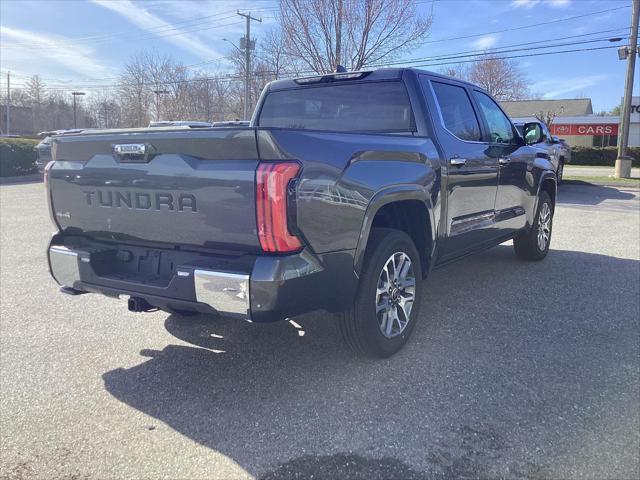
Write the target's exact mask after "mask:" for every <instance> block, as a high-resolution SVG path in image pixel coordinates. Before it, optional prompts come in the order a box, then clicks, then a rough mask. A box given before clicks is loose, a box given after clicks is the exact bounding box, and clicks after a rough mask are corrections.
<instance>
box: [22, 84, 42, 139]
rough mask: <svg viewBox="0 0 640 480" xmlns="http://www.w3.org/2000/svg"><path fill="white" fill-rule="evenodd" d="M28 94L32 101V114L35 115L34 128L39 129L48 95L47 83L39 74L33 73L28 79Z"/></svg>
mask: <svg viewBox="0 0 640 480" xmlns="http://www.w3.org/2000/svg"><path fill="white" fill-rule="evenodd" d="M25 86H26V94H27V96H28V97H29V100H30V101H31V114H32V116H33V129H34V130H36V131H37V130H39V129H40V128H41V127H42V122H41V116H42V102H43V101H44V99H45V98H46V96H47V92H46V90H45V84H44V82H43V81H42V79H41V78H40V77H39V76H38V75H33V76H32V77H31V78H30V79H29V80H27V81H26V85H25Z"/></svg>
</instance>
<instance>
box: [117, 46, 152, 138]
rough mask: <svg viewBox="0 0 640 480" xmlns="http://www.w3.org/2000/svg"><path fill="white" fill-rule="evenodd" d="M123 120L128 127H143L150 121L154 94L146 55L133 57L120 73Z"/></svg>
mask: <svg viewBox="0 0 640 480" xmlns="http://www.w3.org/2000/svg"><path fill="white" fill-rule="evenodd" d="M119 93H120V102H121V105H122V121H123V123H124V125H123V126H126V127H142V126H145V125H147V124H148V123H149V119H150V118H151V116H150V113H149V110H150V106H151V102H152V96H153V94H152V93H151V92H150V89H149V80H148V75H147V72H146V70H145V59H144V55H136V56H134V57H132V58H131V59H130V60H129V62H127V63H126V64H125V66H124V70H123V72H122V75H120V92H119Z"/></svg>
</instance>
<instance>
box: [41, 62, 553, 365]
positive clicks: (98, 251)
mask: <svg viewBox="0 0 640 480" xmlns="http://www.w3.org/2000/svg"><path fill="white" fill-rule="evenodd" d="M537 140H538V139H530V141H531V142H533V143H535V142H536V141H537ZM53 158H54V160H53V161H52V162H51V163H50V164H49V165H48V166H47V168H46V174H45V177H46V184H47V195H48V199H49V202H50V211H51V215H52V220H53V222H54V223H55V225H56V227H57V228H58V233H57V234H55V235H54V236H53V238H52V240H51V244H50V246H49V250H48V258H49V266H50V269H51V274H52V275H53V277H54V278H55V279H56V281H57V282H58V283H59V284H60V285H61V286H62V291H63V292H65V293H68V294H80V293H85V292H96V293H101V294H104V295H109V296H119V295H126V296H128V297H129V309H130V310H133V311H147V310H152V309H162V310H166V311H168V312H177V313H183V314H187V313H190V312H191V313H192V312H201V313H208V314H220V315H224V316H238V317H241V318H244V319H250V320H251V321H253V322H270V321H275V320H281V319H285V318H288V317H291V316H295V315H298V314H302V313H305V312H308V311H311V310H317V309H322V310H326V311H329V312H336V313H338V314H339V315H340V317H341V318H340V324H341V326H342V331H343V334H344V337H345V338H346V340H347V342H348V343H349V344H350V345H351V346H353V347H354V348H355V349H357V350H358V351H361V352H364V353H367V354H369V355H373V356H379V357H384V356H388V355H391V354H393V353H394V352H396V351H397V350H398V349H400V348H401V347H402V345H404V343H405V342H406V341H407V339H408V337H409V336H410V334H411V331H412V330H413V327H414V324H415V322H416V320H417V319H418V307H419V305H420V300H421V291H422V289H421V288H419V285H418V283H417V282H418V281H420V280H422V279H424V278H426V276H427V274H428V272H429V271H430V270H431V269H433V268H438V267H441V266H443V265H445V264H447V263H449V262H451V261H453V260H456V259H459V258H461V257H463V256H465V255H468V254H471V253H473V252H477V251H479V250H483V249H486V248H488V247H491V246H494V245H497V244H499V243H501V242H504V241H506V240H509V239H513V240H514V246H515V251H516V254H517V255H518V256H520V257H522V258H524V259H527V260H541V259H542V258H544V257H545V255H546V254H547V251H548V249H549V242H550V237H551V223H552V217H553V211H554V204H555V198H556V175H555V172H554V170H553V168H552V166H551V164H550V163H549V159H548V157H547V156H546V155H545V154H544V153H543V152H541V151H540V150H539V149H535V148H532V147H530V146H528V145H526V144H525V141H524V140H523V139H522V137H521V136H520V135H519V134H518V132H517V130H516V129H515V128H514V126H513V125H512V123H511V121H510V120H509V119H508V118H507V116H506V115H505V114H504V113H503V111H502V110H501V109H500V107H499V106H498V105H497V104H496V102H495V101H494V100H493V99H492V98H491V97H490V96H489V95H487V93H485V92H484V91H482V90H481V89H480V88H478V87H476V86H474V85H471V84H469V83H465V82H461V81H458V80H454V79H452V78H448V77H445V76H441V75H437V74H434V73H429V72H425V71H420V70H415V69H383V70H377V71H372V72H352V73H346V74H345V73H341V74H328V75H321V76H316V77H307V78H299V79H292V80H280V81H275V82H273V83H271V84H269V85H268V86H267V87H266V88H265V90H264V92H263V94H262V96H261V98H260V101H259V103H258V106H257V108H256V111H255V113H254V116H253V119H252V121H251V125H250V126H248V127H245V126H240V127H223V128H202V129H179V128H153V129H139V130H137V129H133V130H110V131H91V132H89V133H81V134H77V135H66V136H64V137H59V138H55V139H54V141H53Z"/></svg>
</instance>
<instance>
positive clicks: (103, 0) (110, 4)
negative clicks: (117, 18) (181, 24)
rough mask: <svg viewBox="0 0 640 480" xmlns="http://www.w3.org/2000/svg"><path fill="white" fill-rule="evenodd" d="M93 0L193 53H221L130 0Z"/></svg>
mask: <svg viewBox="0 0 640 480" xmlns="http://www.w3.org/2000/svg"><path fill="white" fill-rule="evenodd" d="M92 2H93V3H95V4H96V5H99V6H101V7H103V8H106V9H107V10H111V11H112V12H114V13H117V14H118V15H121V16H122V17H124V18H126V19H127V20H128V21H129V22H131V23H133V24H134V25H136V26H137V27H139V28H141V29H142V30H145V31H149V32H151V33H155V34H158V35H159V36H161V37H162V38H163V39H165V40H166V41H168V42H171V43H173V44H174V45H177V46H178V47H180V48H183V49H185V50H188V51H190V52H191V53H194V54H196V55H199V56H201V57H205V58H212V57H217V56H219V55H220V52H218V51H216V50H214V49H212V48H210V47H208V46H207V44H206V43H204V42H202V41H201V40H199V39H198V38H196V36H195V35H193V34H189V33H184V34H180V33H183V32H182V31H181V30H180V29H179V28H175V27H174V26H173V25H172V24H171V22H168V21H165V20H163V19H161V18H160V17H158V16H157V15H154V14H153V13H150V12H149V11H148V10H146V9H145V8H143V7H141V6H139V5H136V4H134V3H133V2H131V1H130V0H125V1H119V2H114V1H109V0H92Z"/></svg>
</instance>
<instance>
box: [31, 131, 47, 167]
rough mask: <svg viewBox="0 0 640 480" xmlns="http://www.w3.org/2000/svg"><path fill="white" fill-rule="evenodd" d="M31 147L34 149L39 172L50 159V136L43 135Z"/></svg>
mask: <svg viewBox="0 0 640 480" xmlns="http://www.w3.org/2000/svg"><path fill="white" fill-rule="evenodd" d="M33 149H34V150H35V151H36V167H38V171H39V172H43V171H44V167H45V166H46V165H47V163H49V162H50V161H51V137H50V136H46V137H44V138H43V139H42V140H41V141H40V143H38V144H37V145H36V146H35V147H33Z"/></svg>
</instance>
